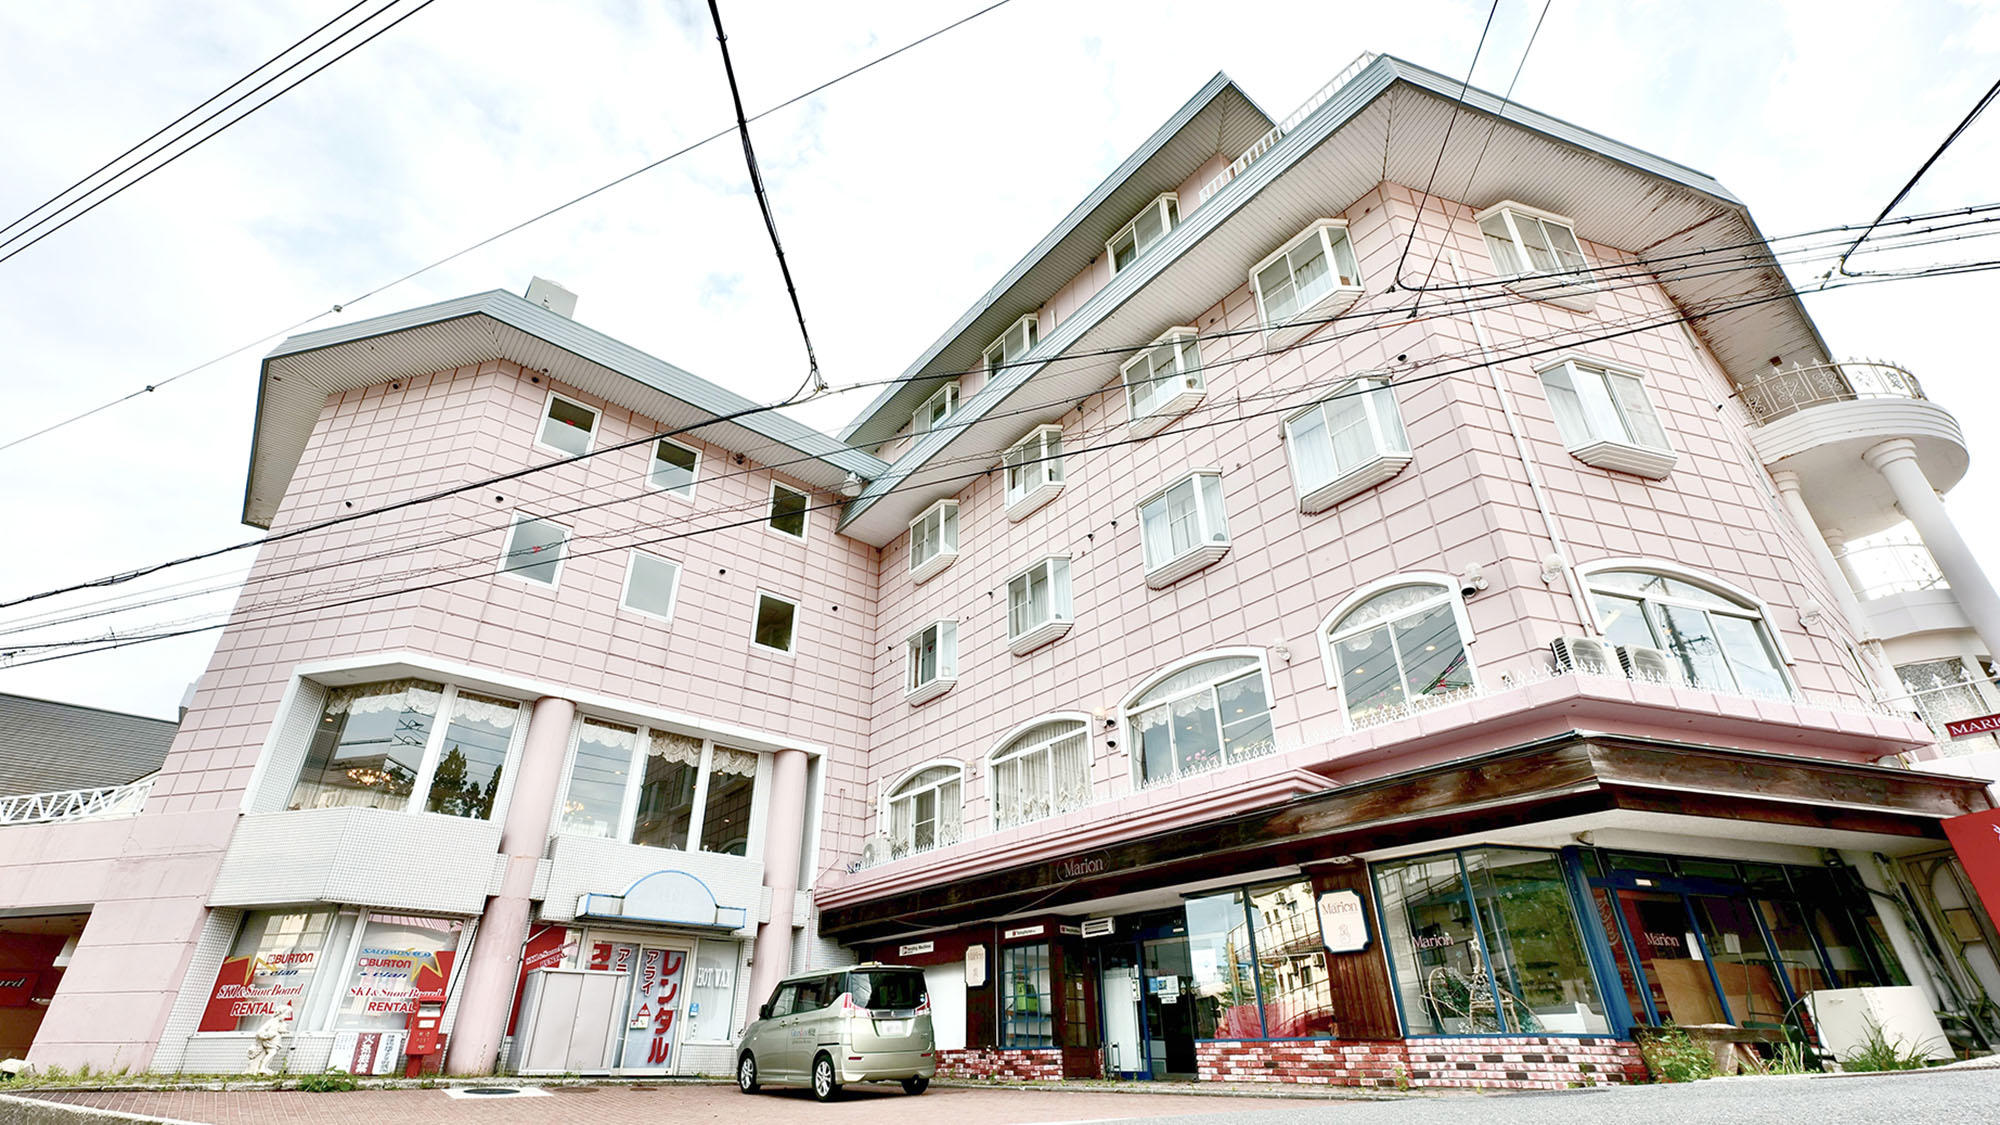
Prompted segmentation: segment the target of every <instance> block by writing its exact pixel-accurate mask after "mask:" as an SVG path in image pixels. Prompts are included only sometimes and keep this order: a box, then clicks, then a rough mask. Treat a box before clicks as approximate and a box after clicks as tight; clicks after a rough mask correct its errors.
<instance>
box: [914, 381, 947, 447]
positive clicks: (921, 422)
mask: <svg viewBox="0 0 2000 1125" xmlns="http://www.w3.org/2000/svg"><path fill="white" fill-rule="evenodd" d="M939 403H943V404H944V413H942V414H937V416H936V417H932V414H933V413H934V411H933V409H932V408H933V407H935V406H937V405H938V404H939ZM956 413H958V380H956V379H954V380H952V381H951V382H949V383H946V384H945V385H943V386H941V387H939V388H938V389H937V390H935V391H932V392H931V393H930V395H929V397H927V398H925V399H924V401H923V403H922V404H921V405H919V406H918V407H917V408H916V409H915V410H913V411H911V412H910V433H911V434H912V435H918V434H927V433H930V432H931V430H932V429H934V428H936V427H937V426H938V424H939V423H941V422H943V421H944V420H945V419H947V418H950V417H951V416H952V415H953V414H956Z"/></svg>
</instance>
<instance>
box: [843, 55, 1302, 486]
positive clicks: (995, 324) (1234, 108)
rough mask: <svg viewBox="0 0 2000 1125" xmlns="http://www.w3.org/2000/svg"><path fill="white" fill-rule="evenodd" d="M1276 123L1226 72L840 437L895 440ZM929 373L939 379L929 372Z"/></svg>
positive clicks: (860, 441)
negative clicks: (1224, 159) (1184, 189)
mask: <svg viewBox="0 0 2000 1125" xmlns="http://www.w3.org/2000/svg"><path fill="white" fill-rule="evenodd" d="M1272 124H1273V122H1272V120H1271V118H1270V117H1269V116H1268V115H1266V114H1265V113H1264V111H1263V110H1262V109H1260V108H1258V106H1257V103H1255V102H1253V101H1251V100H1250V98H1249V96H1248V95H1246V94H1245V93H1244V92H1243V91H1242V90H1241V89H1240V88H1239V87H1238V86H1237V85H1236V83H1235V82H1233V81H1231V80H1230V78H1229V76H1228V75H1226V74H1223V73H1221V72H1217V73H1216V75H1215V77H1213V78H1211V79H1209V80H1208V82H1207V84H1206V85H1204V86H1202V88H1201V89H1200V90H1199V91H1198V92H1196V94H1195V96H1194V97H1192V98H1190V99H1188V101H1187V104H1185V105H1183V106H1181V108H1180V109H1179V110H1177V111H1175V113H1174V115H1173V116H1172V117H1169V118H1167V120H1166V123H1165V124H1163V125H1161V126H1160V127H1159V128H1158V129H1156V130H1154V132H1153V135H1152V136H1150V137H1148V138H1146V141H1145V143H1143V144H1141V145H1140V146H1139V147H1138V149H1137V150H1135V151H1134V152H1133V153H1132V155H1130V156H1128V157H1126V158H1125V161H1124V163H1122V164H1120V165H1118V167H1117V168H1115V169H1113V170H1112V172H1111V174H1110V175H1109V176H1106V177H1105V178H1104V181H1103V182H1102V183H1100V184H1098V185H1097V187H1095V188H1093V189H1092V190H1091V192H1090V194H1088V195H1086V196H1084V198H1083V202H1081V203H1078V204H1077V205H1076V206H1075V207H1074V208H1073V209H1071V211H1070V213H1069V214H1067V215H1065V216H1063V218H1062V221H1061V222H1058V223H1057V224H1056V225H1055V228H1054V229H1053V230H1051V231H1049V233H1048V234H1046V235H1043V236H1042V240H1041V241H1040V242H1037V243H1036V244H1035V246H1034V249H1032V250H1029V251H1028V253H1027V255H1026V256H1025V257H1023V258H1022V259H1021V260H1020V261H1019V262H1016V263H1015V264H1014V267H1013V268H1012V269H1010V270H1008V271H1007V272H1006V274H1005V275H1003V276H1002V277H1001V278H1000V280H999V281H998V282H997V283H995V284H994V286H993V287H992V288H991V289H989V290H987V291H986V293H985V295H984V296H982V297H980V298H979V300H977V301H975V302H973V305H972V307H971V308H970V309H967V310H966V311H965V313H964V315H962V316H960V317H959V318H958V321H957V323H955V324H953V325H952V326H951V327H950V328H949V329H948V330H946V332H945V334H944V335H942V336H940V337H938V339H937V341H936V342H935V343H933V344H931V346H930V347H928V348H926V349H924V353H923V354H922V355H921V356H918V357H917V361H916V362H915V363H912V364H911V365H910V366H909V368H908V370H906V371H904V372H903V376H902V380H901V381H899V382H896V383H892V384H890V385H889V386H888V387H886V388H884V389H883V390H882V392H881V393H880V394H878V395H876V396H875V401H873V402H871V403H869V404H868V406H867V407H866V408H864V409H863V410H862V411H861V413H860V414H858V415H856V416H855V418H854V421H852V422H849V423H848V424H847V427H846V428H845V429H843V430H841V431H840V437H841V439H842V440H843V441H851V442H853V443H854V444H855V445H857V446H860V447H862V448H868V447H870V446H874V445H878V444H880V443H882V442H884V441H887V440H889V439H890V438H892V437H894V436H895V435H896V432H897V431H898V430H900V429H902V428H903V427H904V426H905V425H907V424H908V423H909V421H910V415H911V413H912V412H913V411H915V410H916V408H917V404H918V403H920V402H922V401H923V400H924V399H925V398H926V397H927V396H929V395H930V393H931V392H932V391H934V390H936V389H937V386H938V384H940V383H942V382H944V381H945V380H946V379H948V378H950V377H952V375H953V374H954V373H956V372H960V371H965V370H970V369H971V368H973V367H975V366H977V365H978V363H979V362H980V356H981V353H982V352H983V351H984V349H985V348H986V346H987V345H988V344H991V343H992V342H993V341H994V340H995V339H996V338H997V337H998V336H999V335H1000V333H1001V332H1002V331H1003V330H1005V329H1006V327H1007V326H1008V325H1010V324H1012V323H1013V322H1014V321H1016V320H1019V319H1020V318H1021V317H1022V316H1025V315H1026V314H1028V313H1031V312H1033V311H1034V310H1035V309H1037V308H1040V307H1041V306H1042V304H1044V303H1045V302H1046V301H1048V299H1049V298H1050V297H1052V296H1054V295H1055V293H1056V292H1057V291H1058V290H1060V289H1061V288H1062V287H1063V286H1064V285H1065V284H1067V283H1068V282H1069V280H1070V279H1071V278H1073V277H1075V276H1076V275H1077V274H1079V273H1081V272H1083V270H1084V269H1085V268H1087V267H1088V266H1089V265H1090V263H1091V262H1093V261H1095V260H1097V258H1098V256H1099V255H1101V254H1103V253H1104V243H1105V241H1106V240H1107V239H1109V238H1110V237H1111V236H1112V235H1114V234H1116V233H1118V230H1119V228H1120V227H1123V226H1124V225H1125V224H1126V223H1127V222H1129V221H1131V218H1132V216H1133V215H1135V214H1137V213H1138V212H1139V209H1140V208H1141V207H1143V206H1145V204H1146V202H1147V201H1148V200H1150V199H1153V198H1155V197H1156V196H1158V195H1160V194H1161V193H1162V192H1168V191H1172V190H1173V189H1174V188H1176V187H1178V186H1180V185H1181V184H1182V183H1183V182H1184V181H1186V180H1187V178H1188V177H1189V176H1192V175H1194V173H1195V171H1196V170H1197V169H1199V168H1200V167H1201V165H1202V164H1203V163H1204V162H1205V161H1207V160H1208V159H1209V158H1210V157H1212V156H1214V155H1215V154H1216V153H1218V152H1220V153H1227V154H1228V155H1230V156H1231V157H1234V156H1235V154H1236V153H1238V152H1241V151H1242V150H1243V149H1245V148H1248V147H1249V146H1250V145H1251V144H1252V143H1253V142H1255V141H1256V139H1257V138H1258V137H1261V136H1263V135H1264V134H1265V133H1266V132H1267V131H1269V130H1270V128H1271V125H1272ZM1188 205H1189V204H1188V203H1186V202H1183V204H1182V206H1183V207H1186V206H1188ZM926 374H934V375H935V377H934V378H924V377H923V376H925V375H926ZM864 475H865V474H864Z"/></svg>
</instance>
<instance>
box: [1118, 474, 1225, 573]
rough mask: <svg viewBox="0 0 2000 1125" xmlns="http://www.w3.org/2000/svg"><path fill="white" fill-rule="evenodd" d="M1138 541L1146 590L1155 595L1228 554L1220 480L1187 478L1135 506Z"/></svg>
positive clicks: (1216, 477) (1218, 476)
mask: <svg viewBox="0 0 2000 1125" xmlns="http://www.w3.org/2000/svg"><path fill="white" fill-rule="evenodd" d="M1139 541H1140V548H1141V550H1142V553H1143V555H1144V558H1145V564H1146V585H1148V586H1151V587H1153V588H1154V589H1159V588H1161V587H1163V586H1170V585H1172V584H1173V583H1175V582H1178V581H1180V580H1181V579H1183V578H1186V577H1187V576H1188V575H1190V574H1193V573H1194V572H1196V571H1198V570H1200V569H1202V568H1203V567H1205V566H1208V565H1210V564H1212V563H1214V562H1215V561H1216V560H1218V559H1220V558H1222V556H1223V555H1226V554H1228V553H1229V521H1228V519H1227V517H1226V515H1225V513H1224V512H1223V508H1222V476H1221V474H1219V473H1217V472H1214V471H1213V470H1204V471H1198V472H1196V473H1194V474H1193V475H1191V476H1188V477H1184V478H1182V479H1181V480H1179V481H1177V482H1175V483H1174V484H1171V485H1169V486H1167V487H1166V488H1163V489H1161V490H1160V491H1158V492H1155V493H1153V494H1152V495H1151V496H1148V497H1146V498H1145V499H1144V500H1141V501H1140V502H1139Z"/></svg>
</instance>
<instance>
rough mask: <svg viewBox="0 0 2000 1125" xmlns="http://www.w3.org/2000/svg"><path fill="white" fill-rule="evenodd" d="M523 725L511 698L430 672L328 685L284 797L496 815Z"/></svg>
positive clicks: (317, 803)
mask: <svg viewBox="0 0 2000 1125" xmlns="http://www.w3.org/2000/svg"><path fill="white" fill-rule="evenodd" d="M440 716H444V717H445V721H443V722H439V721H438V720H439V717H440ZM522 725H523V724H522V722H521V705H520V704H519V703H516V702H514V701H513V700H509V699H496V698H491V697H488V696H484V695H480V694H477V693H475V692H470V691H464V690H461V689H459V688H457V687H446V686H445V685H444V684H439V683H432V682H430V681H428V680H388V681H382V682H378V683H369V684H355V685H351V686H347V687H337V688H332V689H330V690H329V691H328V692H327V695H326V702H325V703H324V704H322V706H321V709H320V717H319V722H318V723H317V724H315V725H314V727H313V735H312V740H311V741H310V742H309V743H308V744H307V747H306V753H305V761H304V763H303V764H302V765H301V767H300V769H299V776H298V780H297V782H296V783H295V784H294V785H293V787H292V793H291V799H290V800H289V801H288V802H287V804H288V805H289V807H291V808H294V809H324V808H353V807H361V808H375V809H390V810H393V811H397V812H428V813H439V814H442V815H445V816H457V817H467V818H471V819H475V820H487V819H491V817H492V816H493V810H494V808H495V806H496V803H497V802H498V799H499V796H500V785H501V782H502V780H503V776H504V775H505V773H506V766H507V762H508V759H509V755H510V754H511V753H512V752H513V750H514V744H515V736H516V734H517V733H518V732H519V731H520V729H521V727H522Z"/></svg>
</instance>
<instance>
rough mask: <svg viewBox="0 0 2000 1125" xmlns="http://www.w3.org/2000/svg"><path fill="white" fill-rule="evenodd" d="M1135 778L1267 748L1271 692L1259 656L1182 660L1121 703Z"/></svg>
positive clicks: (1211, 764) (1184, 770) (1153, 779)
mask: <svg viewBox="0 0 2000 1125" xmlns="http://www.w3.org/2000/svg"><path fill="white" fill-rule="evenodd" d="M1125 715H1126V721H1127V722H1128V723H1129V724H1130V727H1131V737H1132V740H1133V743H1134V745H1133V756H1134V757H1135V758H1136V759H1138V763H1139V783H1140V784H1141V785H1151V784H1156V783H1158V782H1161V781H1170V780H1172V779H1173V778H1175V777H1177V776H1180V775H1182V774H1190V773H1199V772H1201V771H1203V770H1211V769H1215V768H1217V767H1219V766H1223V765H1226V764H1229V763H1232V762H1240V761H1243V760H1244V759H1246V758H1253V757H1256V756H1257V755H1259V754H1264V753H1268V752H1269V751H1270V750H1271V748H1272V740H1271V693H1270V688H1269V686H1268V684H1267V683H1266V681H1265V676H1264V660H1263V657H1261V656H1249V655H1243V656H1223V657H1218V658H1215V659H1212V660H1203V661H1200V662H1198V663H1195V664H1189V665H1187V666H1185V667H1183V668H1180V669H1178V670H1176V671H1174V672H1171V673H1169V674H1168V675H1166V676H1164V677H1162V678H1161V679H1159V680H1157V681H1155V682H1154V683H1153V684H1152V686H1151V687H1148V688H1147V689H1146V690H1145V691H1144V692H1142V693H1140V694H1139V695H1138V696H1136V697H1134V698H1133V699H1132V700H1131V701H1130V702H1129V703H1127V704H1126V705H1125Z"/></svg>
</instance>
